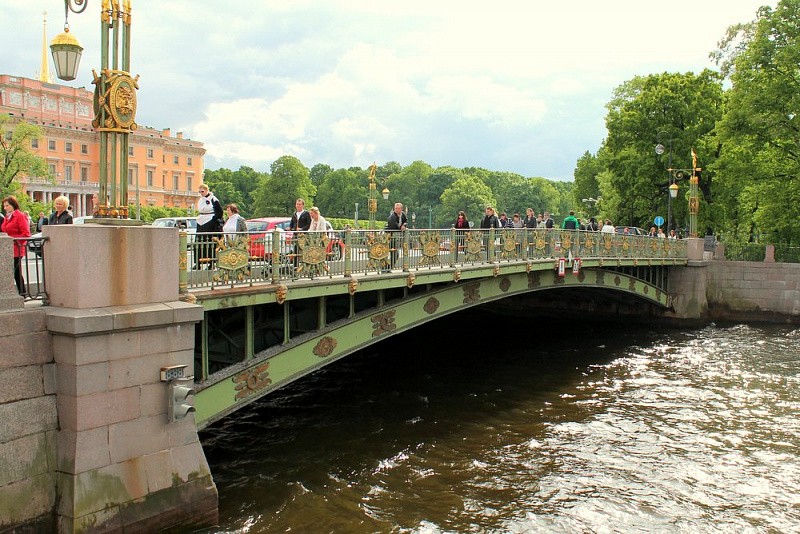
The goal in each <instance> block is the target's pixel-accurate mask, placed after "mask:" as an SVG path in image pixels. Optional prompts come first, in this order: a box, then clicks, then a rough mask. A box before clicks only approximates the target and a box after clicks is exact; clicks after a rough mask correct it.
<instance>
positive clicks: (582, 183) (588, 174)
mask: <svg viewBox="0 0 800 534" xmlns="http://www.w3.org/2000/svg"><path fill="white" fill-rule="evenodd" d="M601 172H603V164H602V162H601V161H600V160H599V159H598V158H597V156H595V155H593V154H591V153H589V151H588V150H587V151H586V152H584V153H583V156H581V157H580V158H579V159H578V163H577V164H576V165H575V172H574V173H573V176H574V177H575V186H574V187H573V188H572V200H573V203H574V206H576V208H577V207H578V206H580V209H581V210H582V211H583V212H584V213H586V214H587V215H588V216H589V217H594V216H596V215H597V213H598V206H597V202H584V199H590V198H592V199H595V200H597V199H598V198H599V197H600V196H601V195H600V184H599V183H598V182H597V175H598V174H600V173H601Z"/></svg>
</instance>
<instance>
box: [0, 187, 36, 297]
mask: <svg viewBox="0 0 800 534" xmlns="http://www.w3.org/2000/svg"><path fill="white" fill-rule="evenodd" d="M3 211H4V212H5V217H3V223H2V225H0V232H5V233H7V234H8V235H9V237H30V236H31V226H30V223H29V222H28V216H27V215H25V214H24V213H22V212H21V211H19V203H18V202H17V199H16V198H14V197H6V198H4V199H3ZM27 243H28V242H27V241H14V282H16V283H17V291H19V294H20V295H24V294H25V279H24V278H22V258H24V257H25V245H27Z"/></svg>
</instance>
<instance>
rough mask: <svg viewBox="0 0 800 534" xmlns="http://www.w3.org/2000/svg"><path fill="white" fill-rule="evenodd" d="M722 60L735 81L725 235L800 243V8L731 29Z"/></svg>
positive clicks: (726, 140)
mask: <svg viewBox="0 0 800 534" xmlns="http://www.w3.org/2000/svg"><path fill="white" fill-rule="evenodd" d="M717 59H718V60H719V61H720V63H722V66H723V72H725V73H726V74H730V80H731V84H732V86H731V89H730V91H729V94H728V97H729V101H728V106H727V108H726V113H725V115H724V117H723V119H722V120H721V121H720V124H719V140H720V142H721V147H722V148H721V150H720V156H719V159H718V160H717V161H716V162H714V163H713V164H712V166H711V168H712V170H713V171H714V172H715V174H716V177H717V180H718V181H719V182H720V183H721V184H723V186H724V187H723V191H722V194H721V195H720V201H721V204H722V206H721V209H720V210H719V212H720V213H721V214H722V215H721V217H722V219H723V221H722V227H723V228H722V230H723V231H726V232H728V233H729V235H730V236H731V237H732V238H733V239H736V240H740V241H753V240H756V239H763V240H766V241H769V242H773V243H776V242H778V243H792V244H797V243H798V242H800V229H799V228H798V225H797V221H798V220H799V219H800V179H798V177H800V136H798V132H800V116H798V115H800V92H798V83H799V82H798V79H800V69H799V68H798V65H800V1H798V0H781V1H780V2H779V3H778V5H777V6H776V7H775V9H772V8H770V7H769V6H765V7H762V8H760V9H759V11H758V14H757V18H756V20H754V21H753V22H751V23H749V24H740V25H737V26H733V27H731V28H730V29H729V31H728V34H727V36H726V38H725V39H724V40H723V41H722V42H721V43H720V50H719V51H718V52H717Z"/></svg>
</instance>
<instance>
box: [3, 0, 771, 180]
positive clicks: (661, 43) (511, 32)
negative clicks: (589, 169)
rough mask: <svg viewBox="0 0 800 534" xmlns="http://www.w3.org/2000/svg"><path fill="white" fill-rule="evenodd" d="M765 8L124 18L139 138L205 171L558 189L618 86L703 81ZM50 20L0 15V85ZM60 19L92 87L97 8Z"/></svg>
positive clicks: (561, 7)
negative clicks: (336, 170)
mask: <svg viewBox="0 0 800 534" xmlns="http://www.w3.org/2000/svg"><path fill="white" fill-rule="evenodd" d="M98 1H99V0H98ZM765 1H766V0H703V1H702V2H698V1H696V0H672V1H671V2H668V3H664V2H661V3H656V2H642V1H641V0H614V1H613V2H598V1H597V0H560V1H559V2H556V3H553V2H551V3H541V2H509V1H504V0H500V1H497V2H492V3H487V2H477V1H470V0H467V1H464V0H460V1H455V0H436V1H433V2H432V1H430V0H403V1H402V2H387V1H377V2H376V1H374V0H341V1H338V2H326V1H321V0H294V1H292V2H282V3H281V2H277V3H276V2H252V0H250V1H245V0H228V1H227V2H226V3H224V4H220V3H219V2H214V1H212V0H160V1H159V2H136V3H134V12H133V26H132V28H133V29H132V40H133V48H132V51H131V54H132V70H133V73H134V74H140V75H141V80H140V87H141V89H140V91H139V111H138V114H137V121H138V122H140V123H141V124H144V125H148V126H153V127H157V128H167V127H172V128H173V129H175V130H178V129H182V130H183V131H184V132H186V133H187V134H188V135H189V136H190V137H192V138H193V139H197V140H199V141H202V142H204V143H205V146H206V148H207V150H208V155H207V162H208V164H209V166H215V165H223V166H227V167H231V168H238V166H239V165H242V164H244V165H251V166H253V167H255V168H258V169H260V170H261V169H266V168H267V167H268V165H269V163H271V162H272V161H274V159H276V158H277V157H279V156H280V155H282V154H285V153H289V154H292V155H295V156H297V157H299V158H300V159H301V160H302V161H303V162H304V163H306V164H307V165H313V164H314V163H318V162H322V163H328V164H330V165H332V166H334V167H341V166H351V165H359V166H362V167H364V166H366V165H368V164H370V163H371V162H372V161H373V160H376V161H378V162H381V161H387V160H390V159H391V160H396V161H399V162H401V163H403V164H408V163H410V162H411V161H414V160H417V159H424V160H426V161H428V162H429V163H431V164H434V165H437V164H451V165H455V166H465V165H479V166H483V167H487V168H491V169H497V170H511V171H515V172H518V173H520V174H524V175H543V176H550V177H561V178H569V177H571V175H572V171H573V169H574V164H575V161H576V160H577V158H578V157H580V155H581V154H583V152H584V151H586V150H591V151H594V150H596V149H597V147H598V146H599V144H600V142H601V141H602V139H603V137H604V135H605V131H604V127H603V117H604V116H605V108H604V104H605V103H606V102H607V101H608V100H609V99H610V98H611V94H612V91H613V89H614V87H616V86H618V85H620V84H622V83H623V82H625V81H626V80H628V79H630V78H631V77H633V76H635V75H647V74H651V73H658V72H664V71H680V72H686V71H694V72H699V71H700V70H702V69H703V68H706V67H709V66H711V65H710V63H709V60H708V53H709V52H710V51H711V50H713V49H714V48H715V45H716V42H717V41H718V40H719V39H720V38H721V37H722V36H723V34H724V32H725V29H726V28H727V27H728V26H729V25H731V24H734V23H739V22H747V21H749V20H752V19H753V18H754V17H755V13H756V10H757V9H758V7H759V6H760V5H762V4H763V3H765ZM767 3H769V4H770V5H775V3H776V0H771V1H768V2H767ZM50 4H52V0H46V1H45V0H41V1H39V0H32V1H29V2H28V1H26V2H17V3H12V4H10V5H8V6H4V9H3V17H4V18H5V19H6V20H12V21H14V24H6V25H4V31H3V32H2V33H1V34H0V47H2V49H3V50H5V51H6V52H7V53H6V54H5V55H4V69H6V71H5V72H8V73H10V74H17V75H21V76H29V77H33V76H34V74H35V72H36V71H37V70H38V69H39V59H40V57H41V56H40V53H41V52H40V47H41V12H42V10H43V9H48V8H50V7H51V6H50ZM93 10H94V12H92V11H93ZM57 11H58V10H57V9H55V8H52V13H51V15H50V16H49V22H48V34H49V35H50V36H51V38H52V36H54V35H55V33H58V32H59V31H60V29H61V26H62V24H63V19H62V17H61V14H60V13H58V12H57ZM69 20H70V26H71V29H72V32H73V34H75V35H77V36H78V38H79V39H80V40H81V41H82V43H83V45H84V47H85V48H86V50H85V52H84V58H83V60H82V65H81V77H80V78H79V79H78V81H77V82H76V83H75V84H74V85H75V86H80V85H85V86H87V87H89V88H91V85H90V81H91V69H92V68H98V66H99V65H98V64H99V44H98V40H99V32H98V31H97V30H98V25H99V17H98V16H97V9H96V7H92V6H91V5H90V8H89V9H88V10H87V12H86V13H84V14H82V15H74V14H71V15H70V18H69Z"/></svg>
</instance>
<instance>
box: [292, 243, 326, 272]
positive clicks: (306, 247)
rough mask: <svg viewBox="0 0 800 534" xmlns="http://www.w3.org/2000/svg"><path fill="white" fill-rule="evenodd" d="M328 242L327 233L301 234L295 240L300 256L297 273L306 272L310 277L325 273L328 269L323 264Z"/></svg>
mask: <svg viewBox="0 0 800 534" xmlns="http://www.w3.org/2000/svg"><path fill="white" fill-rule="evenodd" d="M330 240H331V238H330V237H328V233H327V232H322V233H316V232H312V233H308V234H306V233H301V234H300V236H299V237H298V238H297V248H298V250H299V256H300V261H299V265H298V266H297V272H298V273H301V272H303V271H307V272H308V274H309V275H310V276H314V275H318V274H324V273H327V272H328V270H329V269H328V264H327V263H325V260H326V259H327V255H326V253H325V251H326V249H327V247H328V243H329V242H330Z"/></svg>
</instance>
